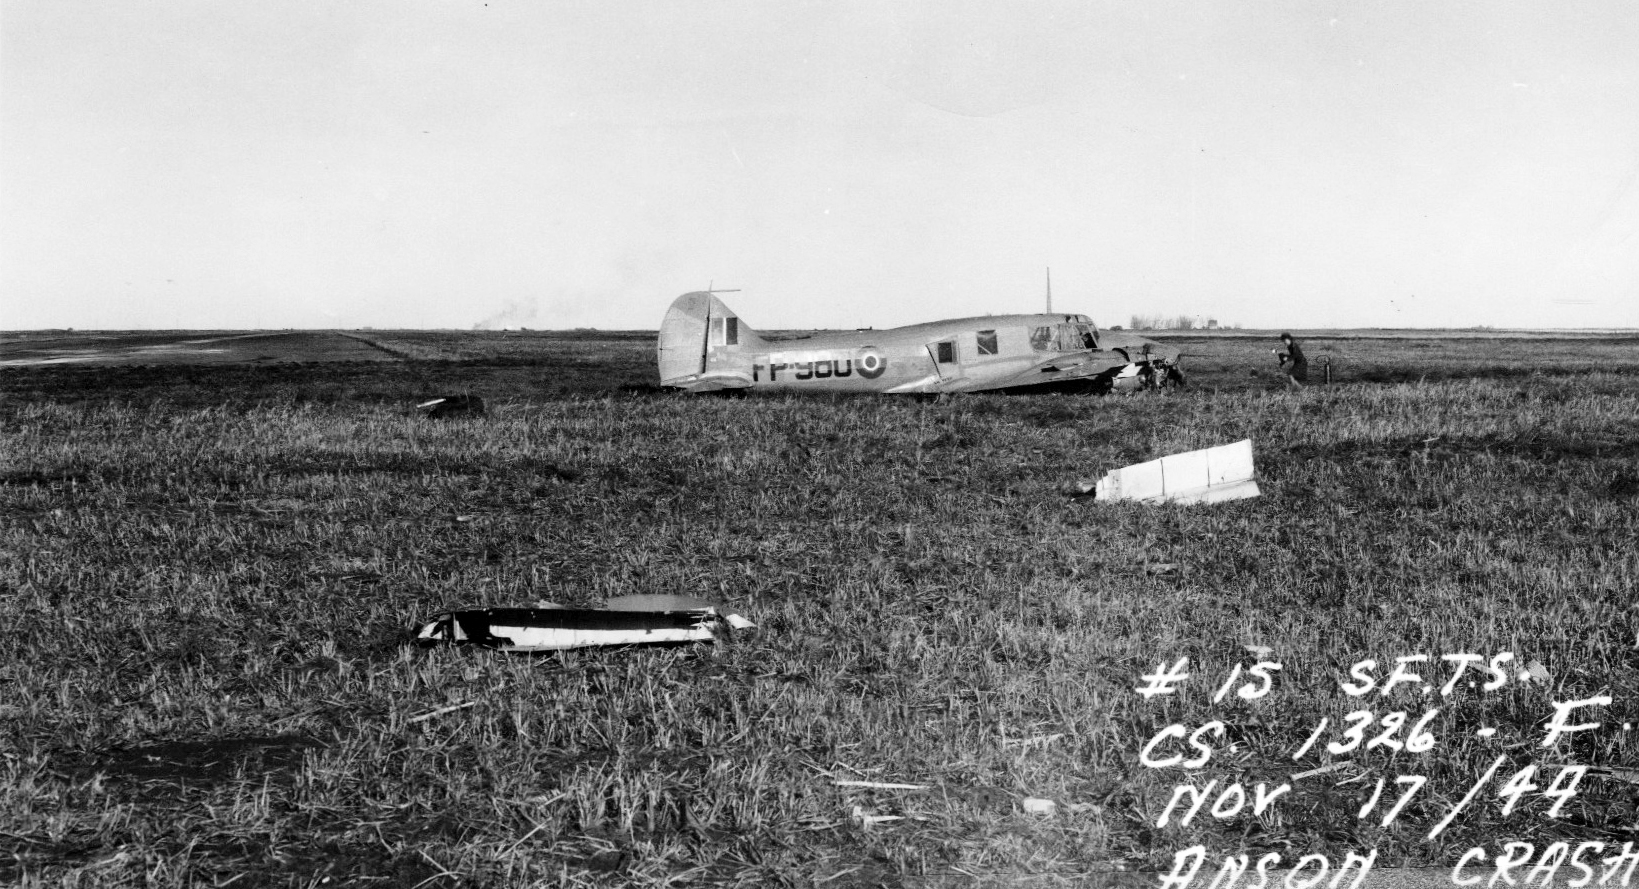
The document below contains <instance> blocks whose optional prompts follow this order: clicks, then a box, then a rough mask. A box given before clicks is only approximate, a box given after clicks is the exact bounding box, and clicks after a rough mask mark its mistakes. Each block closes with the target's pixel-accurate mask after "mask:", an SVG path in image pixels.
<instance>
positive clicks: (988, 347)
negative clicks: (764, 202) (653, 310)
mask: <svg viewBox="0 0 1639 889" xmlns="http://www.w3.org/2000/svg"><path fill="white" fill-rule="evenodd" d="M1177 357H1178V355H1177V350H1176V349H1174V348H1172V347H1169V346H1164V345H1162V344H1160V343H1155V342H1152V341H1150V340H1145V339H1143V338H1141V337H1135V336H1132V335H1129V334H1120V333H1106V332H1101V331H1099V330H1098V328H1097V327H1096V326H1095V325H1094V324H1093V323H1092V321H1091V320H1090V319H1089V318H1087V316H1085V315H1075V314H1030V315H984V316H979V317H973V318H956V319H951V320H946V321H935V322H931V323H926V324H915V325H911V326H908V327H896V328H892V329H887V330H863V331H857V332H849V333H827V334H817V335H814V336H807V337H796V338H789V339H771V338H765V337H763V336H762V335H759V334H758V333H757V332H756V331H753V330H751V329H750V328H748V327H746V326H745V325H743V324H741V323H740V319H739V318H738V317H737V316H735V315H734V314H733V312H732V311H731V310H729V309H728V307H727V306H725V305H723V303H722V302H721V301H720V300H718V299H717V298H716V297H715V296H713V295H711V294H707V293H695V294H685V295H684V296H682V297H679V298H678V300H677V301H676V302H675V303H673V306H672V309H671V311H670V312H668V314H667V316H666V320H665V323H664V324H663V325H662V328H661V335H660V366H661V381H662V383H664V384H665V385H670V386H677V387H679V388H683V389H688V390H692V391H711V390H715V389H725V388H758V389H776V390H782V389H789V390H808V391H838V392H886V393H939V392H975V391H988V390H998V389H1000V390H1009V389H1020V390H1023V389H1036V388H1054V387H1059V386H1062V387H1064V388H1076V387H1091V388H1094V389H1097V388H1100V387H1101V386H1103V387H1106V388H1107V387H1109V386H1113V385H1116V383H1117V381H1118V380H1119V379H1121V378H1123V374H1125V375H1126V376H1127V377H1134V378H1136V377H1137V375H1138V374H1139V372H1140V371H1143V370H1145V369H1148V368H1150V367H1151V366H1152V363H1153V364H1154V365H1155V366H1159V367H1162V368H1175V365H1176V362H1177Z"/></svg>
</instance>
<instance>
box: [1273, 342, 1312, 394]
mask: <svg viewBox="0 0 1639 889" xmlns="http://www.w3.org/2000/svg"><path fill="white" fill-rule="evenodd" d="M1280 344H1281V345H1282V346H1284V347H1286V351H1285V352H1276V353H1275V357H1276V358H1278V359H1280V366H1281V367H1283V368H1286V381H1287V382H1288V383H1290V384H1291V386H1292V388H1293V389H1302V388H1303V384H1304V383H1306V382H1308V381H1309V359H1307V358H1305V357H1303V347H1302V346H1299V345H1298V341H1297V340H1295V339H1292V335H1291V334H1289V333H1283V334H1281V335H1280ZM1287 362H1291V366H1290V367H1287Z"/></svg>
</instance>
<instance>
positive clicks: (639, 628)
mask: <svg viewBox="0 0 1639 889" xmlns="http://www.w3.org/2000/svg"><path fill="white" fill-rule="evenodd" d="M753 626H755V625H754V624H753V623H752V622H751V621H749V620H746V619H745V618H743V617H741V616H740V615H738V614H720V613H719V612H718V611H717V609H716V608H714V607H709V606H708V607H705V608H689V609H686V610H677V611H649V610H620V609H619V608H612V609H611V608H561V607H556V606H549V607H542V608H475V609H470V610H466V611H447V612H444V613H442V614H439V615H436V616H434V617H433V619H432V620H430V621H428V622H426V623H424V624H422V625H421V628H420V629H419V630H418V631H417V632H416V641H417V642H418V643H420V644H422V645H427V646H431V645H440V644H447V645H477V646H479V647H482V648H492V649H495V650H497V651H524V652H527V651H564V650H567V649H571V648H599V647H608V646H620V645H657V644H658V645H669V644H679V643H689V642H713V641H716V639H717V635H718V634H719V633H723V632H726V631H727V630H730V629H736V630H738V629H749V628H751V627H753Z"/></svg>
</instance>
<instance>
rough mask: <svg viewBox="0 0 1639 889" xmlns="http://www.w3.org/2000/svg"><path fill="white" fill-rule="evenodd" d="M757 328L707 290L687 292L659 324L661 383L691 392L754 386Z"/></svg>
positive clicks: (758, 341) (667, 311)
mask: <svg viewBox="0 0 1639 889" xmlns="http://www.w3.org/2000/svg"><path fill="white" fill-rule="evenodd" d="M763 344H764V340H763V338H762V337H760V336H758V335H757V331H755V330H752V329H751V328H750V327H747V326H746V325H744V324H742V323H740V317H739V316H738V315H736V314H734V310H733V309H730V308H729V307H728V306H726V305H724V304H723V301H722V300H720V299H718V298H717V297H716V296H715V295H713V294H712V293H710V292H708V291H700V292H696V293H685V294H683V295H682V296H680V297H678V298H677V299H676V300H675V301H673V302H672V305H671V308H670V309H667V310H666V318H665V320H664V321H662V322H661V324H660V343H659V358H660V384H661V385H662V386H677V387H679V388H682V389H689V390H691V391H696V390H698V391H704V390H709V389H727V388H743V387H745V386H750V385H751V382H752V380H751V355H750V354H749V353H750V352H752V351H755V350H756V349H757V348H758V347H760V346H762V345H763Z"/></svg>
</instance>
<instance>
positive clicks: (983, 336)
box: [979, 330, 996, 355]
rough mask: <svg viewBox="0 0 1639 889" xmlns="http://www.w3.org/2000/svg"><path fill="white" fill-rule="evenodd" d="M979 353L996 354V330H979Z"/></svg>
mask: <svg viewBox="0 0 1639 889" xmlns="http://www.w3.org/2000/svg"><path fill="white" fill-rule="evenodd" d="M979 354H980V355H994V354H996V331H994V330H981V331H979Z"/></svg>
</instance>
